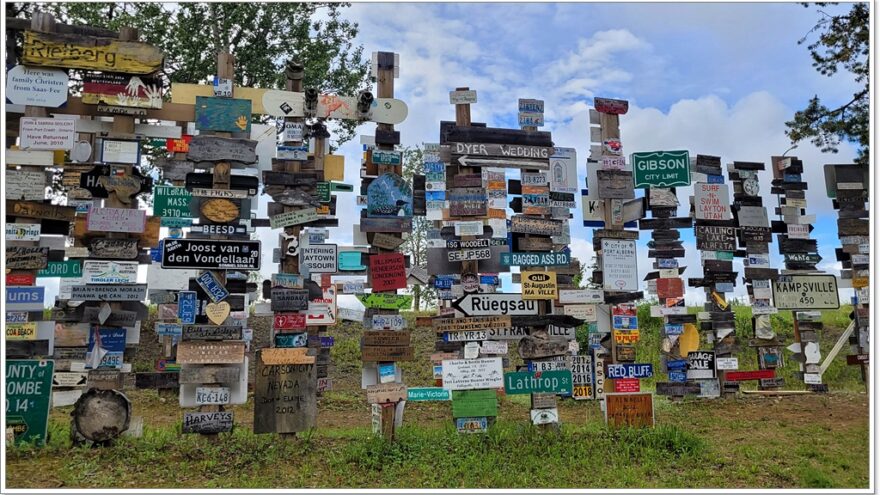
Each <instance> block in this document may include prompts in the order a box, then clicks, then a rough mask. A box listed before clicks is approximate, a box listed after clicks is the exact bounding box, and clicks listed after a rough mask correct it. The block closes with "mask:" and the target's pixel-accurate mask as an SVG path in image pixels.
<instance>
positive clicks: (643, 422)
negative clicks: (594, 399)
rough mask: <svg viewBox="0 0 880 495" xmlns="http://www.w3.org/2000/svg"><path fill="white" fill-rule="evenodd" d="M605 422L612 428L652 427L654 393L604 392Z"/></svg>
mask: <svg viewBox="0 0 880 495" xmlns="http://www.w3.org/2000/svg"><path fill="white" fill-rule="evenodd" d="M605 423H606V424H607V425H608V426H610V427H613V428H620V427H631V428H641V427H653V426H654V395H653V394H651V393H650V392H643V393H606V394H605Z"/></svg>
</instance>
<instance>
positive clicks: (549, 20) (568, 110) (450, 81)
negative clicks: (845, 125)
mask: <svg viewBox="0 0 880 495" xmlns="http://www.w3.org/2000/svg"><path fill="white" fill-rule="evenodd" d="M847 8H848V6H847V5H841V6H837V7H835V6H828V7H825V10H826V11H828V12H830V13H833V12H838V11H845V10H847ZM343 15H344V17H345V18H347V19H350V20H353V21H356V22H358V23H359V25H360V33H359V35H358V37H357V39H356V40H355V42H356V43H357V44H363V46H364V49H365V53H366V55H367V56H369V54H370V53H371V52H373V51H380V50H381V51H392V52H396V53H398V54H400V78H399V79H397V80H396V81H395V96H396V97H397V98H399V99H402V100H404V101H405V102H406V103H407V104H408V106H409V116H408V118H407V120H406V121H405V122H404V123H402V124H401V125H399V126H397V129H398V130H400V132H401V144H403V145H410V146H413V145H419V144H421V143H424V142H437V140H438V134H439V122H440V120H451V119H454V109H453V107H452V106H451V105H449V103H448V93H449V91H450V90H452V89H454V88H456V87H458V86H468V87H470V88H471V89H475V90H477V92H478V99H479V101H478V103H477V104H475V105H473V106H472V116H473V120H474V121H477V122H486V123H487V124H488V125H490V126H496V127H516V104H517V99H518V98H537V99H543V100H544V101H545V117H546V124H547V125H546V126H544V127H543V130H548V131H551V132H552V133H553V140H554V142H555V144H556V145H557V146H562V147H573V148H576V149H577V152H578V158H577V159H578V169H579V174H580V176H581V184H583V181H584V178H585V176H586V159H587V156H588V154H589V151H588V150H589V129H588V127H589V124H588V110H589V107H591V106H592V99H593V97H594V96H603V97H613V98H622V99H626V100H629V101H630V111H629V113H627V114H626V115H624V116H622V117H621V137H622V142H623V146H624V152H625V154H626V155H629V154H630V153H632V152H634V151H655V150H661V149H667V150H670V149H687V150H689V151H690V152H691V154H692V155H694V154H697V153H701V154H710V155H720V156H721V157H722V163H728V162H730V161H733V160H741V161H763V162H767V163H769V158H770V156H771V155H777V154H781V153H782V152H784V151H785V150H786V149H788V148H789V146H790V143H789V140H788V138H787V137H786V136H785V134H784V131H785V125H784V122H785V121H786V120H788V119H790V118H791V117H792V116H793V114H794V112H795V111H796V110H797V109H800V108H802V107H803V106H804V105H805V104H806V102H807V100H808V99H809V98H810V97H811V96H813V95H814V94H819V95H820V96H821V97H822V98H823V99H824V100H826V101H827V103H829V104H835V103H842V102H845V101H848V99H849V98H850V97H851V95H852V93H853V92H854V91H855V90H856V87H855V86H854V84H853V83H852V81H851V78H849V77H848V75H847V74H839V75H837V76H835V77H831V78H829V77H826V76H822V75H820V74H818V73H817V72H815V70H814V69H813V68H812V66H811V59H810V56H809V52H808V50H807V48H806V46H805V45H800V46H799V45H798V44H797V41H798V40H799V39H801V38H802V37H803V36H804V35H805V34H807V33H808V32H809V31H810V29H811V28H812V27H813V25H814V24H815V22H816V20H817V19H818V16H819V14H818V13H817V12H816V9H815V8H814V7H810V8H804V7H802V6H801V5H799V4H795V3H711V4H709V3H702V4H701V3H677V4H669V3H586V4H585V3H565V4H553V3H518V4H510V3H456V4H443V3H398V4H389V3H354V4H353V5H352V6H351V7H350V8H348V9H345V11H344V14H343ZM810 39H811V40H812V39H815V34H814V35H813V37H812V38H810ZM374 129H375V126H374V125H373V124H370V123H366V124H363V125H361V126H360V128H359V133H360V134H367V135H372V134H373V133H374ZM337 153H338V154H344V155H345V161H346V179H347V182H348V183H353V184H355V185H356V184H357V182H358V177H359V168H360V159H361V156H360V155H361V146H360V144H359V141H358V139H357V138H356V139H355V140H353V141H351V142H349V143H347V144H345V145H344V146H342V147H341V149H340V150H339V151H337ZM855 154H856V153H855V149H854V148H853V147H852V146H850V145H848V144H844V145H843V146H842V147H841V150H840V153H839V154H837V155H832V154H823V153H821V152H820V151H819V150H818V149H816V148H815V147H814V146H812V145H810V144H809V143H801V145H800V146H799V148H798V149H797V150H795V151H793V152H791V153H789V155H797V156H798V157H800V158H801V159H802V160H804V163H805V166H806V169H807V171H806V173H805V174H804V175H805V180H807V181H808V182H810V190H809V191H808V193H807V199H808V207H807V213H808V214H816V215H817V216H818V221H817V223H816V230H815V231H814V232H813V237H814V238H817V239H819V245H820V254H821V255H822V256H823V257H824V258H825V259H824V261H823V262H822V264H821V265H820V268H821V269H824V270H831V271H834V272H835V273H836V270H839V263H835V262H834V248H835V247H836V246H839V243H838V241H837V227H836V217H837V216H836V213H835V212H834V210H833V209H832V208H831V200H830V199H828V198H827V197H826V196H825V193H824V176H823V174H822V170H821V167H822V165H823V164H826V163H847V162H850V161H851V160H852V158H853V157H854V156H855ZM770 180H771V173H770V171H769V170H768V171H766V172H763V173H762V175H761V188H762V191H763V192H764V194H765V202H764V203H765V205H766V206H768V208H770V214H771V217H773V216H772V213H773V211H772V208H773V207H774V206H775V205H776V198H775V197H772V196H770V195H769V193H768V192H769V190H770ZM691 194H692V188H680V189H679V199H680V202H681V204H682V205H686V204H687V197H688V196H689V195H691ZM338 196H339V197H338V207H337V212H338V216H339V218H340V227H339V228H335V229H331V241H333V242H337V243H339V244H340V245H346V244H350V243H351V240H352V223H353V221H354V220H355V218H356V215H346V214H345V212H353V211H356V210H357V207H356V206H355V196H354V195H353V194H344V193H343V194H339V195H338ZM258 211H259V214H260V216H261V217H265V213H266V201H265V200H263V201H260V206H259V210H258ZM573 213H574V219H573V221H572V245H571V248H572V251H573V253H574V254H575V255H576V256H577V257H579V258H580V259H582V260H583V261H585V262H589V261H590V260H591V258H592V255H593V253H592V242H591V229H587V228H585V227H583V226H582V215H581V210H580V208H577V209H575V210H573ZM686 214H687V212H686V210H685V207H684V206H682V207H680V209H679V215H686ZM683 234H684V235H685V238H688V239H690V238H692V234H689V233H687V232H686V231H683ZM276 237H277V236H276V235H275V233H274V232H272V233H271V234H270V233H268V232H264V233H262V235H261V239H262V240H263V244H264V249H263V254H264V257H265V262H264V267H263V269H262V273H263V275H264V277H266V278H268V277H269V276H270V275H271V273H273V272H274V271H275V270H276V269H277V268H276V267H277V265H275V264H273V263H271V249H272V247H274V246H275V245H276V242H277V240H276ZM649 238H650V235H649V234H648V233H647V232H645V233H643V235H642V241H641V253H640V254H643V255H646V254H647V246H646V245H645V243H646V242H647V240H648V239H649ZM774 241H775V239H774ZM686 248H687V250H688V255H687V258H686V260H685V264H686V265H687V266H688V267H689V268H688V271H687V272H686V274H685V276H686V277H699V276H700V274H701V269H700V263H699V252H698V251H697V250H696V247H695V245H694V244H693V243H692V242H691V243H686ZM777 251H778V247H777V244H776V243H775V242H774V244H773V245H772V246H771V253H776V252H777ZM641 260H645V262H643V263H640V264H641V266H640V272H642V275H644V274H645V273H646V272H647V271H649V270H648V268H649V263H647V259H646V258H645V257H644V256H642V257H641ZM641 260H640V261H641ZM772 262H773V263H774V264H776V266H781V257H780V256H779V255H778V254H777V255H775V256H774V257H773V259H772ZM735 267H736V269H738V270H741V269H742V266H741V262H739V261H738V262H737V263H736V265H735ZM42 280H45V281H46V283H47V284H48V285H49V286H50V287H51V288H50V293H52V294H53V295H54V287H52V286H54V285H55V282H57V279H56V280H49V279H41V281H42ZM508 288H509V284H506V287H505V289H508ZM844 293H845V294H851V292H850V291H845V292H844ZM736 294H738V295H742V294H743V288H742V287H738V289H737V293H736ZM48 295H49V294H47V296H48ZM702 300H703V295H702V293H701V292H698V291H689V293H688V302H689V303H691V304H694V303H699V302H702ZM344 305H346V306H350V307H358V306H359V305H358V304H357V303H356V302H351V303H350V304H349V303H346V304H344Z"/></svg>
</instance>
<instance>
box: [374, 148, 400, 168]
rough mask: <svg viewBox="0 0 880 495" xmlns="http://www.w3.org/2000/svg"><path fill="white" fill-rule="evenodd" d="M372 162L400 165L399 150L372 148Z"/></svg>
mask: <svg viewBox="0 0 880 495" xmlns="http://www.w3.org/2000/svg"><path fill="white" fill-rule="evenodd" d="M372 162H373V163H374V164H375V165H400V164H401V153H400V152H399V151H383V150H373V153H372Z"/></svg>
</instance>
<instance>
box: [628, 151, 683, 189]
mask: <svg viewBox="0 0 880 495" xmlns="http://www.w3.org/2000/svg"><path fill="white" fill-rule="evenodd" d="M630 161H631V162H632V167H633V181H634V182H635V187H643V188H650V187H675V186H688V185H690V183H691V161H690V157H689V156H688V152H687V151H652V152H646V153H633V154H632V155H631V156H630Z"/></svg>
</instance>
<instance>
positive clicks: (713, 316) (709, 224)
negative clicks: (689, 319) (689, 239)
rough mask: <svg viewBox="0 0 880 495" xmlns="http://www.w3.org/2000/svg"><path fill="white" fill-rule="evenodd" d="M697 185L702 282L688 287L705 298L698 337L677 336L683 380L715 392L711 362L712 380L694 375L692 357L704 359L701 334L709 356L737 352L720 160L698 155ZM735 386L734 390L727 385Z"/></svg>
mask: <svg viewBox="0 0 880 495" xmlns="http://www.w3.org/2000/svg"><path fill="white" fill-rule="evenodd" d="M694 168H695V170H694V172H695V175H696V179H697V180H696V181H695V182H694V195H693V196H692V199H691V206H692V212H693V216H694V219H695V220H694V231H695V234H696V238H697V249H699V250H700V259H701V262H702V265H703V278H692V279H689V280H688V285H689V286H690V287H697V288H702V289H703V290H704V291H705V293H706V302H705V303H704V307H703V311H701V312H700V313H699V314H698V315H697V319H698V322H699V330H700V333H699V334H696V335H685V334H683V335H682V336H680V337H679V344H680V347H684V349H680V352H681V354H680V355H681V356H682V357H685V356H686V357H687V359H688V363H687V379H688V381H695V380H696V381H698V382H699V383H702V380H706V381H713V382H712V387H711V388H712V389H715V390H717V389H718V386H717V382H715V380H717V378H716V375H715V363H714V359H713V360H712V376H707V373H694V372H693V371H692V370H693V367H692V362H691V361H692V360H691V357H692V354H694V353H697V354H707V353H708V351H702V350H699V349H700V334H703V335H705V337H706V342H707V343H708V344H711V345H712V346H713V348H714V351H713V353H712V355H713V356H716V355H717V356H718V357H722V356H729V355H730V354H733V353H735V352H736V350H737V347H736V331H735V330H736V328H735V327H736V325H735V321H734V314H733V308H731V306H730V304H729V303H728V302H727V300H726V295H725V294H728V293H733V288H734V287H735V285H736V278H737V273H736V272H735V271H733V255H734V252H735V251H736V228H735V223H734V220H733V216H732V214H731V209H730V194H729V187H728V186H727V184H724V176H723V175H721V174H722V169H721V158H720V157H717V156H707V155H697V157H696V163H695V167H694ZM732 386H738V385H736V384H735V385H732Z"/></svg>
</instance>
